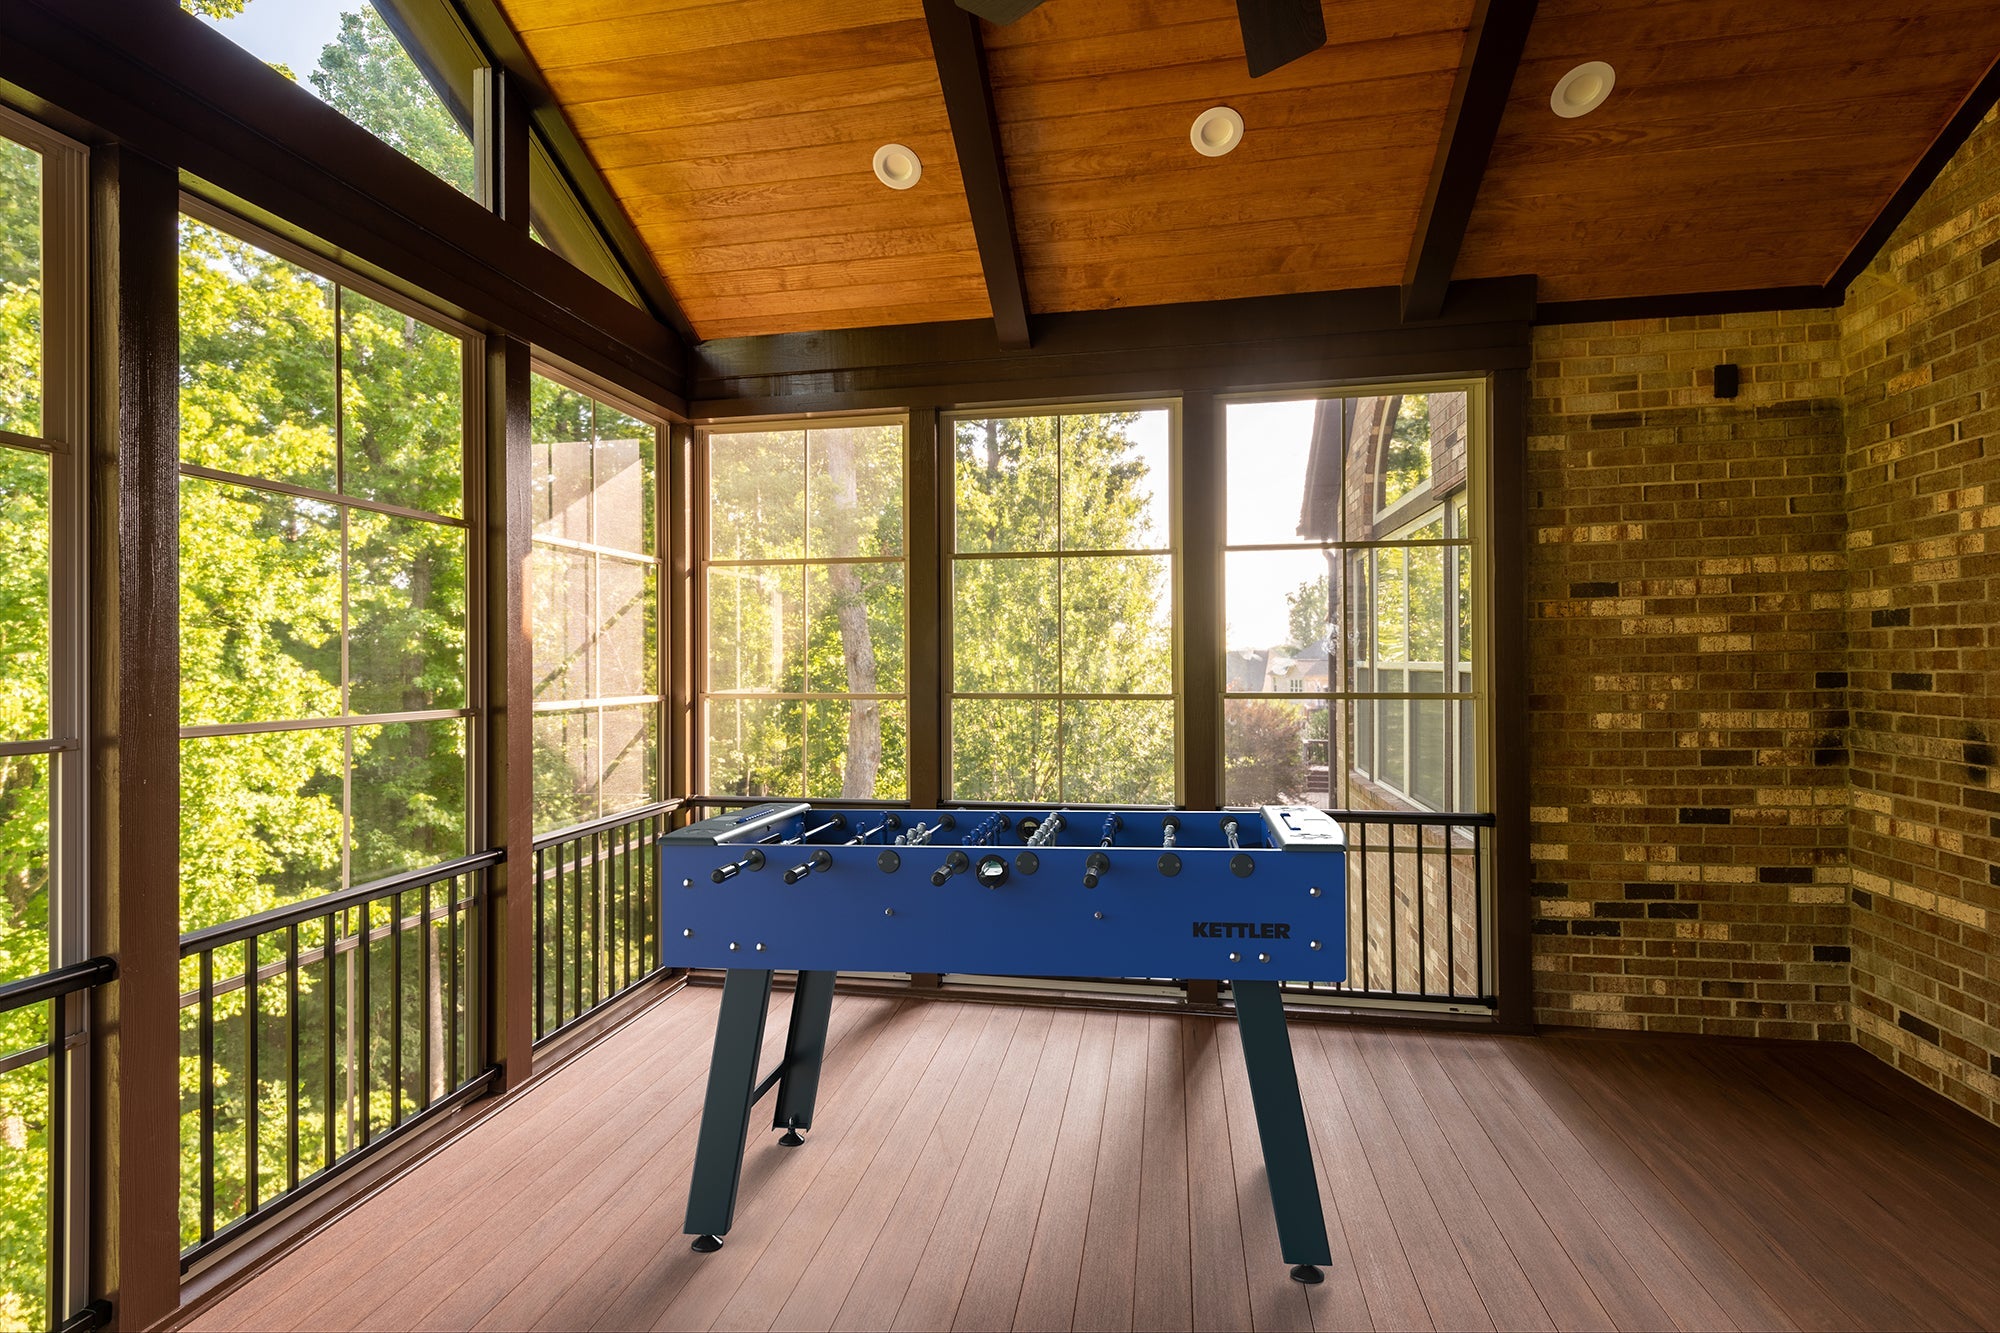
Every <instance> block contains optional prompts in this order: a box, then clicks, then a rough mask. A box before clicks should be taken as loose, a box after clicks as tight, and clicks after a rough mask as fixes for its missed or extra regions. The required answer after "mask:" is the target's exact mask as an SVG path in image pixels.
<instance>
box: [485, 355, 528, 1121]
mask: <svg viewBox="0 0 2000 1333" xmlns="http://www.w3.org/2000/svg"><path fill="white" fill-rule="evenodd" d="M528 358H529V354H528V345H527V344H526V343H524V342H522V341H520V340H519V339H518V338H508V337H494V338H491V339H489V340H488V342H487V349H486V395H487V403H486V450H485V459H484V462H485V472H486V542H485V570H484V574H485V579H486V643H485V649H486V744H485V746H484V747H482V749H481V751H480V753H481V754H483V755H484V758H485V765H486V772H485V779H486V780H485V784H484V786H485V792H486V819H485V825H486V827H485V830H484V835H485V840H486V843H487V845H488V846H489V847H491V848H493V849H495V850H497V851H501V852H504V853H506V857H507V859H506V860H505V861H503V862H501V863H500V864H499V865H498V866H496V867H494V870H493V880H492V884H493V895H492V897H491V899H490V902H491V907H490V908H489V910H488V913H487V916H488V919H489V922H490V924H489V928H488V931H487V945H488V948H489V950H490V951H489V953H488V954H487V958H488V959H489V960H490V966H489V977H490V981H489V986H488V1004H489V1006H490V1007H489V1008H488V1009H487V1013H488V1014H489V1015H490V1016H491V1022H490V1023H489V1024H488V1027H487V1031H488V1033H489V1039H490V1041H491V1046H490V1047H489V1055H490V1058H491V1059H492V1060H493V1061H494V1062H495V1063H496V1064H498V1065H499V1066H500V1067H501V1071H502V1072H501V1087H502V1088H516V1087H519V1086H520V1085H521V1084H522V1083H523V1082H525V1081H526V1080H527V1078H528V1075H529V1073H530V1070H531V1067H532V1063H533V1052H534V1040H535V1038H534V993H535V986H534V965H535V960H534V938H535V884H534V875H535V854H534V846H535V805H534V769H535V748H534V746H535V734H534V691H535V681H534V669H533V665H534V650H535V641H534V631H533V626H532V624H531V622H530V619H529V611H528V578H529V560H530V556H531V550H532V548H531V545H530V541H531V537H532V533H533V528H532V524H533V522H534V512H533V503H534V496H533V490H532V486H533V475H532V460H531V457H530V446H529V419H528V418H529V403H528V391H529V386H528V375H529V370H528V365H529V360H528Z"/></svg>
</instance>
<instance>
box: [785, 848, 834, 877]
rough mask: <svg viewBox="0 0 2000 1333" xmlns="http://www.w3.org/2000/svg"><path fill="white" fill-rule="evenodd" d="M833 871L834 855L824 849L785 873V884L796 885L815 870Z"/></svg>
mask: <svg viewBox="0 0 2000 1333" xmlns="http://www.w3.org/2000/svg"><path fill="white" fill-rule="evenodd" d="M831 869H833V853H832V852H829V851H828V850H827V849H826V848H824V847H822V848H820V849H819V850H818V851H816V852H814V853H813V854H812V855H811V856H809V857H807V858H806V859H805V860H803V861H801V862H799V864H797V865H795V866H793V867H792V868H791V869H790V870H787V871H786V872H785V883H787V884H796V883H798V882H799V881H800V880H802V879H804V878H805V877H806V876H807V875H810V874H812V872H813V871H815V870H831Z"/></svg>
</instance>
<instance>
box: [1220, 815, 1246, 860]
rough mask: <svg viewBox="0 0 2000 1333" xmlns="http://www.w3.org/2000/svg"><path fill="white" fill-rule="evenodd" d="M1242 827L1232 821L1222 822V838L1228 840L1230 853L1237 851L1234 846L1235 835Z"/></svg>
mask: <svg viewBox="0 0 2000 1333" xmlns="http://www.w3.org/2000/svg"><path fill="white" fill-rule="evenodd" d="M1242 827H1243V826H1242V825H1241V824H1239V823H1237V822H1236V821H1235V820H1233V819H1225V820H1223V821H1222V836H1223V837H1225V838H1227V839H1229V850H1230V851H1232V852H1233V851H1236V850H1238V848H1237V846H1236V834H1237V831H1238V830H1240V829H1241V828H1242Z"/></svg>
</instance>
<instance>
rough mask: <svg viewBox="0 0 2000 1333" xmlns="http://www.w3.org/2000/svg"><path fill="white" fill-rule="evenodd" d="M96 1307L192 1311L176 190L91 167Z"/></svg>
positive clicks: (170, 175)
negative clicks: (183, 1209) (184, 1063)
mask: <svg viewBox="0 0 2000 1333" xmlns="http://www.w3.org/2000/svg"><path fill="white" fill-rule="evenodd" d="M91 194H92V208H91V215H92V216H91V246H90V249H91V271H92V273H93V275H94V282H93V291H92V300H91V306H92V312H91V313H92V320H91V325H92V361H93V366H92V372H91V382H92V388H91V396H92V417H93V419H94V423H95V429H94V430H93V432H92V441H91V456H90V481H89V485H90V547H89V549H90V585H89V586H90V645H91V671H90V691H91V701H90V702H91V707H90V741H89V764H90V773H91V780H92V793H91V798H92V799H91V807H90V889H89V893H90V928H91V932H92V941H91V946H90V947H91V952H93V953H102V954H109V955H110V956H111V957H113V958H115V959H116V960H117V961H118V979H117V981H116V982H114V983H112V984H111V985H108V986H102V987H99V988H98V989H97V991H96V992H95V995H94V999H93V1002H92V1006H91V1027H92V1040H93V1042H94V1043H95V1044H96V1051H95V1053H94V1059H93V1060H92V1061H91V1070H92V1078H91V1091H90V1095H91V1183H90V1190H91V1201H90V1225H91V1260H92V1264H91V1267H92V1272H93V1277H92V1287H93V1289H94V1294H96V1295H98V1296H101V1297H104V1298H107V1299H109V1300H110V1301H111V1302H112V1304H113V1307H114V1318H115V1319H116V1321H117V1324H118V1326H119V1327H122V1328H146V1327H149V1326H151V1325H153V1324H155V1323H158V1322H159V1321H160V1320H162V1319H164V1318H166V1317H167V1316H168V1315H170V1314H172V1313H173V1311H174V1309H175V1308H176V1307H177V1306H178V1305H179V1303H180V1280H181V1271H180V1248H181V1241H180V1120H181V1108H180V977H179V972H180V967H179V960H180V856H179V851H178V849H179V847H180V834H181V830H180V665H179V664H180V471H179V466H180V326H179V313H180V299H179V289H178V244H179V242H178V230H177V229H178V225H179V216H180V181H179V178H178V177H177V176H176V174H175V172H174V171H173V170H172V168H170V167H166V166H162V165H161V164H159V163H157V162H154V161H151V160H149V159H147V158H143V157H140V156H138V155H136V154H134V153H132V152H130V151H129V150H126V149H120V148H101V149H98V150H97V151H95V152H94V153H92V154H91Z"/></svg>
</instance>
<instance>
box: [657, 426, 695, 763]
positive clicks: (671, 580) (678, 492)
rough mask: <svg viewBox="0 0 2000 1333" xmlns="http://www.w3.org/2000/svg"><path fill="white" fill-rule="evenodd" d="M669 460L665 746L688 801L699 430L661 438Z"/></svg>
mask: <svg viewBox="0 0 2000 1333" xmlns="http://www.w3.org/2000/svg"><path fill="white" fill-rule="evenodd" d="M661 441H662V443H664V444H665V446H666V450H667V454H666V458H665V460H664V462H665V465H664V466H663V467H662V468H661V469H660V471H661V473H662V477H663V480H664V482H665V486H666V497H665V503H663V504H662V505H661V506H660V514H661V520H660V540H661V541H662V542H663V543H664V544H665V554H666V557H667V565H666V570H665V575H666V579H667V587H666V589H665V593H664V596H665V598H666V604H667V607H666V609H667V620H666V632H665V633H664V634H662V635H661V636H660V637H661V638H662V639H663V640H664V642H663V644H662V650H663V651H664V652H665V653H666V655H667V662H666V675H665V677H664V679H665V680H666V682H667V724H666V731H665V734H664V735H662V736H661V738H660V743H661V745H662V747H663V748H664V751H665V753H666V755H667V761H668V769H667V773H666V775H665V776H666V782H667V786H666V793H665V794H666V795H668V796H670V797H677V796H686V795H689V794H690V793H692V792H693V791H694V787H695V780H694V753H695V728H696V727H697V726H698V725H699V722H700V720H699V719H698V718H697V717H696V716H695V705H696V701H695V697H694V680H695V668H694V663H695V657H694V649H695V633H694V617H695V599H694V549H695V548H694V519H693V513H694V499H693V496H692V495H691V494H690V487H691V486H692V485H693V471H692V467H693V455H694V428H693V427H692V426H688V425H686V424H684V423H678V422H677V423H675V424H673V425H670V426H668V427H667V428H666V430H664V431H662V432H661Z"/></svg>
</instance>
